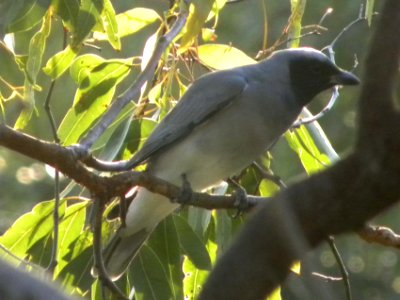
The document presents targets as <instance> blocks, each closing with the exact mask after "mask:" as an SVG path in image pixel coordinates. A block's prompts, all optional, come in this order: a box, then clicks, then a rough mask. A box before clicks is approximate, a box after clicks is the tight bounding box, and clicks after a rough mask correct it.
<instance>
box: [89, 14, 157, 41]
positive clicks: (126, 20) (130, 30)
mask: <svg viewBox="0 0 400 300" xmlns="http://www.w3.org/2000/svg"><path fill="white" fill-rule="evenodd" d="M157 20H161V17H160V16H159V14H158V13H157V12H156V11H155V10H153V9H149V8H144V7H135V8H132V9H130V10H127V11H125V12H123V13H120V14H118V15H117V16H116V22H117V24H118V32H117V33H116V36H118V37H119V38H122V37H125V36H128V35H131V34H134V33H136V32H138V31H139V30H141V29H142V28H144V27H146V26H148V25H150V24H152V23H154V22H155V21H157ZM93 38H94V39H96V40H99V41H101V40H107V39H108V38H107V35H106V34H104V33H103V32H98V31H95V32H94V34H93Z"/></svg>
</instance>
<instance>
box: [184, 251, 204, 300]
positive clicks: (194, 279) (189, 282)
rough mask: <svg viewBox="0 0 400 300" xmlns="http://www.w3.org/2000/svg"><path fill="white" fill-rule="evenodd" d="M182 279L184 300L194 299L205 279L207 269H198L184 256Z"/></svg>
mask: <svg viewBox="0 0 400 300" xmlns="http://www.w3.org/2000/svg"><path fill="white" fill-rule="evenodd" d="M182 269H183V273H184V274H185V277H184V279H183V287H184V291H183V292H184V296H185V300H194V299H197V297H198V296H199V294H200V291H201V288H202V286H203V283H204V282H205V281H206V279H207V276H208V274H209V271H207V270H199V269H197V268H196V266H195V265H194V264H193V262H192V261H191V260H190V259H189V258H188V257H187V256H185V258H184V259H183V268H182Z"/></svg>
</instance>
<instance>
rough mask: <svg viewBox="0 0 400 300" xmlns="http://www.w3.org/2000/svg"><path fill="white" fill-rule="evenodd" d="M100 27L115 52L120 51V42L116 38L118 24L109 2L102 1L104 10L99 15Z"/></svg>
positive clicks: (107, 0) (106, 0) (117, 37)
mask: <svg viewBox="0 0 400 300" xmlns="http://www.w3.org/2000/svg"><path fill="white" fill-rule="evenodd" d="M100 17H101V19H102V27H103V30H104V31H105V33H106V35H107V40H108V41H109V42H110V44H111V46H112V47H113V48H114V49H116V50H121V40H120V38H119V36H118V23H117V20H116V17H115V11H114V7H113V6H112V3H111V1H110V0H104V9H103V11H102V13H101V16H100Z"/></svg>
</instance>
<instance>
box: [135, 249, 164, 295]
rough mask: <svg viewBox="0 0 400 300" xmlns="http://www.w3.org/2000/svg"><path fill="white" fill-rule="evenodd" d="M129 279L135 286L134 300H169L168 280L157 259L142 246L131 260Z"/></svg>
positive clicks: (152, 252)
mask: <svg viewBox="0 0 400 300" xmlns="http://www.w3.org/2000/svg"><path fill="white" fill-rule="evenodd" d="M130 269H131V272H130V274H129V275H130V277H131V278H132V281H133V284H134V286H135V299H136V300H154V299H157V300H164V299H165V300H170V299H171V298H172V291H171V288H170V285H169V279H168V277H167V274H166V272H165V269H164V267H163V264H162V263H161V261H160V259H159V257H158V256H157V255H156V254H155V253H154V251H153V250H152V249H151V248H149V247H148V246H146V245H144V246H143V247H142V249H141V250H140V253H139V254H138V255H137V256H136V258H135V259H134V260H133V263H132V266H131V268H130Z"/></svg>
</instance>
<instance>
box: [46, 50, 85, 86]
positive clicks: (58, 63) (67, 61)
mask: <svg viewBox="0 0 400 300" xmlns="http://www.w3.org/2000/svg"><path fill="white" fill-rule="evenodd" d="M76 55H77V52H76V51H75V50H73V49H72V48H71V47H70V46H67V47H66V48H65V49H64V50H62V51H60V52H58V53H56V54H55V55H54V56H52V57H51V58H50V59H49V60H48V61H47V64H46V66H45V67H44V68H43V72H45V73H46V74H47V75H49V76H50V77H51V79H53V80H55V79H57V78H58V77H60V76H61V75H62V74H63V73H64V72H65V71H66V70H67V69H68V68H69V67H70V66H71V64H72V62H73V60H74V58H75V56H76Z"/></svg>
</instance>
